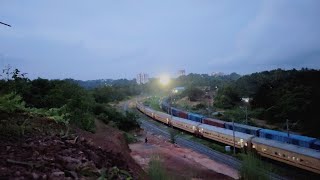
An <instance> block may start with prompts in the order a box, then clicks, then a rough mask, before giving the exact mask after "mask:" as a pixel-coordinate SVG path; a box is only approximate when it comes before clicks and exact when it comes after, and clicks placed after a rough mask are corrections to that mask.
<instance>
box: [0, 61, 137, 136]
mask: <svg viewBox="0 0 320 180" xmlns="http://www.w3.org/2000/svg"><path fill="white" fill-rule="evenodd" d="M0 78H1V79H0V114H4V113H9V114H10V113H29V114H32V115H37V116H48V117H51V118H53V119H55V120H56V121H58V122H61V123H64V124H66V125H76V126H78V127H80V128H82V129H85V130H88V131H94V128H95V127H94V119H95V118H98V119H101V120H102V121H104V122H106V123H109V122H111V121H112V122H113V124H114V125H115V126H116V127H118V128H119V129H121V130H125V131H129V130H131V129H134V128H136V127H138V126H139V125H138V123H137V121H136V119H137V117H136V115H135V114H133V113H131V112H126V113H122V112H120V111H118V110H116V108H114V107H112V106H111V105H109V103H110V102H116V101H121V100H123V99H125V98H128V97H130V96H133V95H137V94H139V93H140V91H139V88H138V87H137V86H136V84H132V83H128V82H122V83H119V84H113V85H105V86H98V87H95V88H93V89H86V88H84V87H81V86H80V85H79V83H77V81H75V80H71V79H66V80H48V79H42V78H38V79H34V80H30V79H28V78H27V77H26V74H24V73H21V72H20V71H19V70H18V69H11V68H10V67H9V68H6V69H5V70H3V73H2V74H1V77H0Z"/></svg>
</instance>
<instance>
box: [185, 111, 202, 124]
mask: <svg viewBox="0 0 320 180" xmlns="http://www.w3.org/2000/svg"><path fill="white" fill-rule="evenodd" d="M202 118H204V116H202V115H200V114H195V113H188V119H189V120H191V121H195V122H200V123H202Z"/></svg>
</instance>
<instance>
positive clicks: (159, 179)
mask: <svg viewBox="0 0 320 180" xmlns="http://www.w3.org/2000/svg"><path fill="white" fill-rule="evenodd" d="M148 175H149V177H150V179H151V180H167V179H169V177H168V175H167V172H166V170H165V168H164V166H163V164H162V162H161V161H160V157H159V156H153V157H151V160H150V162H149V169H148Z"/></svg>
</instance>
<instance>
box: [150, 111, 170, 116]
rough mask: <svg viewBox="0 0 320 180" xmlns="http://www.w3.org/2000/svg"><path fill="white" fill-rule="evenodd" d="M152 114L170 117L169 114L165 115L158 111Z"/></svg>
mask: <svg viewBox="0 0 320 180" xmlns="http://www.w3.org/2000/svg"><path fill="white" fill-rule="evenodd" d="M154 114H155V115H160V116H166V117H171V115H170V114H167V113H164V112H160V111H155V113H154Z"/></svg>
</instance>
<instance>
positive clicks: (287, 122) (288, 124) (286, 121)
mask: <svg viewBox="0 0 320 180" xmlns="http://www.w3.org/2000/svg"><path fill="white" fill-rule="evenodd" d="M286 122H287V133H288V137H289V136H290V134H289V119H287V121H286Z"/></svg>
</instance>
